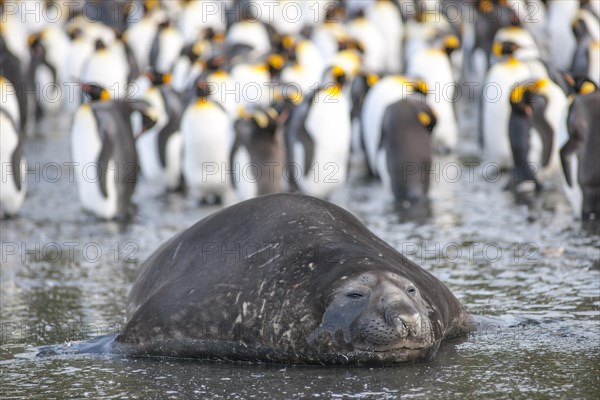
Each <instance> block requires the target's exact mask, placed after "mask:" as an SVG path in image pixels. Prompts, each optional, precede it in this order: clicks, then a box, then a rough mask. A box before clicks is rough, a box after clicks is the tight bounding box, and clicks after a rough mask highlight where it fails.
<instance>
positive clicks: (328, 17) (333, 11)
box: [325, 3, 345, 23]
mask: <svg viewBox="0 0 600 400" xmlns="http://www.w3.org/2000/svg"><path fill="white" fill-rule="evenodd" d="M344 14H345V9H344V8H343V7H342V6H341V5H340V4H338V3H330V4H328V7H327V10H326V11H325V23H327V22H333V23H336V22H341V21H342V20H343V17H344Z"/></svg>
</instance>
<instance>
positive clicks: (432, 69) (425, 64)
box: [408, 49, 458, 150]
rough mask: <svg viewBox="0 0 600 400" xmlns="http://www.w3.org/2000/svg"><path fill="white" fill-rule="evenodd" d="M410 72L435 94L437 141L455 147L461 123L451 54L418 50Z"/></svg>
mask: <svg viewBox="0 0 600 400" xmlns="http://www.w3.org/2000/svg"><path fill="white" fill-rule="evenodd" d="M408 75H410V76H414V77H417V78H421V79H423V80H425V82H427V86H428V87H429V88H430V90H432V93H431V94H430V95H428V96H427V98H426V99H427V104H429V105H430V106H431V108H432V110H433V111H434V113H435V115H436V118H437V124H436V126H435V128H434V130H433V138H434V141H435V142H437V143H438V144H439V145H441V146H443V147H445V148H447V149H449V150H454V148H455V147H456V142H457V140H458V126H457V122H456V114H455V112H454V103H453V102H454V101H455V90H456V82H455V81H454V77H453V75H452V65H451V64H450V60H449V59H448V56H447V55H446V54H445V53H444V52H442V51H441V50H438V49H425V50H421V51H418V52H417V53H416V54H415V55H414V56H413V57H412V58H411V59H410V60H409V63H408Z"/></svg>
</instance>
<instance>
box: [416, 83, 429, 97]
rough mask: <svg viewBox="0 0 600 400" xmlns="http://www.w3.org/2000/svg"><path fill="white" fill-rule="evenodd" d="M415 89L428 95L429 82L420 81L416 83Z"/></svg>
mask: <svg viewBox="0 0 600 400" xmlns="http://www.w3.org/2000/svg"><path fill="white" fill-rule="evenodd" d="M415 88H416V89H417V90H418V91H419V92H421V93H423V94H427V91H428V87H427V82H425V81H423V80H418V81H416V82H415Z"/></svg>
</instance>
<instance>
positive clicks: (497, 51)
mask: <svg viewBox="0 0 600 400" xmlns="http://www.w3.org/2000/svg"><path fill="white" fill-rule="evenodd" d="M492 53H493V54H494V55H495V56H496V57H501V56H502V43H500V42H494V44H493V45H492Z"/></svg>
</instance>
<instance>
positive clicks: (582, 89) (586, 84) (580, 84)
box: [573, 76, 598, 95]
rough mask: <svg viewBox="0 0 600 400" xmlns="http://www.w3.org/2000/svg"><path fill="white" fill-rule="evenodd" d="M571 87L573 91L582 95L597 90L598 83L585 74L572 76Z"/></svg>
mask: <svg viewBox="0 0 600 400" xmlns="http://www.w3.org/2000/svg"><path fill="white" fill-rule="evenodd" d="M573 89H574V90H575V93H577V94H579V95H584V94H588V93H592V92H595V91H596V90H598V85H596V83H595V82H594V81H592V80H591V79H589V78H588V77H587V76H578V77H575V78H574V85H573Z"/></svg>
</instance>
